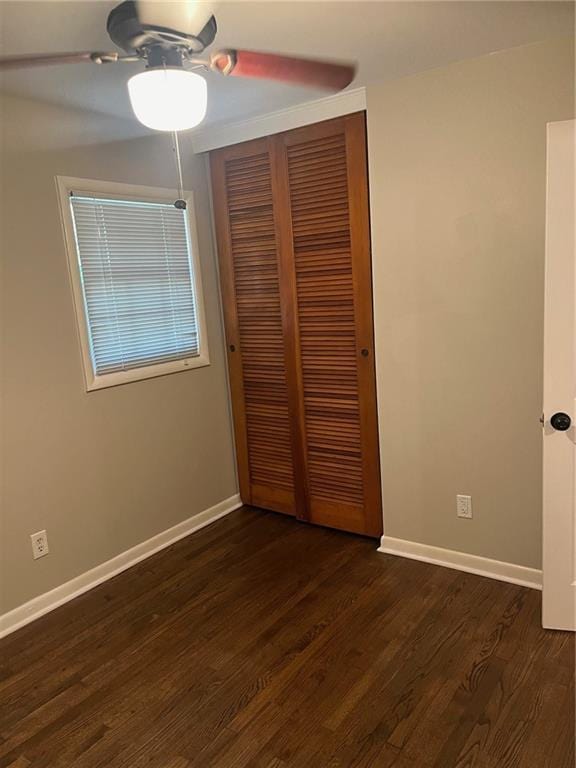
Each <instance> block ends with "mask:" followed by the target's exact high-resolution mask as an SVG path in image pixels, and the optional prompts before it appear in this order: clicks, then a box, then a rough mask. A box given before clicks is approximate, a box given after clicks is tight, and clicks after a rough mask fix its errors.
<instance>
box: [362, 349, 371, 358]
mask: <svg viewBox="0 0 576 768" xmlns="http://www.w3.org/2000/svg"><path fill="white" fill-rule="evenodd" d="M360 354H361V355H362V357H368V355H369V354H370V352H369V351H368V349H367V348H366V347H364V348H363V349H361V350H360Z"/></svg>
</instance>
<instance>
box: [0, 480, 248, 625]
mask: <svg viewBox="0 0 576 768" xmlns="http://www.w3.org/2000/svg"><path fill="white" fill-rule="evenodd" d="M241 506H242V502H241V500H240V496H239V495H238V494H236V495H235V496H231V497H230V498H229V499H224V501H221V502H219V503H218V504H215V505H214V506H213V507H210V508H209V509H205V510H204V511H203V512H199V513H198V514H197V515H194V516H193V517H189V518H188V519H187V520H183V521H182V522H181V523H178V524H177V525H174V526H173V527H172V528H168V529H167V530H165V531H162V533H159V534H157V535H156V536H152V538H151V539H148V540H147V541H143V542H141V543H140V544H136V546H135V547H132V548H131V549H128V550H126V552H122V553H121V554H119V555H116V557H113V558H112V559H111V560H107V561H106V562H105V563H101V564H100V565H97V566H96V567H95V568H92V569H90V570H89V571H86V572H85V573H82V574H81V575H80V576H76V578H74V579H71V580H70V581H67V582H65V583H64V584H61V585H60V586H59V587H55V588H54V589H51V590H50V591H49V592H45V593H44V594H43V595H39V596H38V597H35V598H33V599H32V600H30V601H29V602H27V603H24V605H19V606H18V607H17V608H14V610H12V611H9V612H8V613H5V614H4V615H2V616H0V637H4V636H5V635H8V634H10V633H11V632H15V631H16V630H17V629H20V627H23V626H25V625H26V624H29V623H30V622H31V621H35V620H36V619H39V618H40V616H43V615H44V614H45V613H49V612H50V611H53V610H54V609H55V608H58V607H59V606H60V605H63V604H64V603H67V602H69V601H70V600H73V599H74V598H75V597H78V595H81V594H83V593H84V592H88V590H90V589H93V588H94V587H97V586H98V584H102V582H104V581H108V579H111V578H112V577H113V576H116V575H117V574H119V573H122V571H125V570H127V569H128V568H131V567H132V566H133V565H136V563H139V562H140V561H141V560H145V559H146V558H147V557H150V556H151V555H153V554H155V553H156V552H159V551H160V550H161V549H165V548H166V547H169V546H170V544H174V542H176V541H178V540H179V539H183V538H184V537H185V536H189V535H190V534H191V533H194V531H198V530H199V529H200V528H204V527H205V526H207V525H210V523H213V522H214V521H215V520H218V519H220V518H221V517H224V515H227V514H229V513H230V512H233V511H234V510H235V509H238V508H239V507H241Z"/></svg>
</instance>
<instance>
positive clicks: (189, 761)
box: [0, 508, 575, 768]
mask: <svg viewBox="0 0 576 768" xmlns="http://www.w3.org/2000/svg"><path fill="white" fill-rule="evenodd" d="M0 651H1V653H2V659H3V665H2V670H3V672H2V675H0V700H1V709H0V715H1V719H0V768H287V767H289V768H573V766H574V714H575V708H574V638H573V637H572V636H571V635H570V634H569V633H563V632H546V631H544V630H543V629H542V628H541V626H540V595H539V594H538V593H537V592H535V591H532V590H528V589H524V588H522V587H517V586H514V585H510V584H503V583H500V582H496V581H491V580H489V579H485V578H482V577H478V576H473V575H471V574H464V573H459V572H456V571H451V570H448V569H443V568H440V567H437V566H432V565H428V564H425V563H418V562H416V561H411V560H403V559H402V558H396V557H391V556H385V555H381V554H378V553H377V552H375V548H374V543H373V542H371V541H369V540H367V539H363V538H360V537H355V536H352V535H349V534H344V533H341V532H338V531H333V530H328V529H322V528H315V527H311V526H308V525H304V524H301V523H298V522H296V521H295V520H293V519H291V518H288V517H285V516H282V515H275V514H271V513H265V512H261V511H259V510H254V509H248V508H244V509H242V510H241V511H239V512H237V513H235V514H233V515H230V516H228V517H226V518H224V519H222V520H220V521H218V522H217V523H215V524H214V525H212V526H210V527H208V528H206V529H204V530H202V531H199V532H197V533H196V534H194V535H192V536H189V537H188V538H186V539H183V540H182V541H180V542H177V543H176V544H175V545H173V546H172V547H170V548H168V549H166V550H164V551H163V552H160V553H158V554H157V555H155V556H154V557H152V558H150V559H149V560H147V561H144V562H142V563H140V564H138V565H137V566H135V567H134V568H132V569H130V570H129V571H127V572H125V573H123V574H121V575H119V576H118V577H116V578H115V579H113V580H111V581H109V582H107V583H105V584H103V585H101V586H100V587H97V588H96V589H94V590H92V591H91V592H89V593H87V594H85V595H83V596H81V597H80V598H78V599H77V600H74V601H73V602H71V603H69V604H67V605H65V606H62V607H61V608H59V609H58V610H57V611H54V612H53V613H51V614H49V615H47V616H45V617H43V618H42V619H40V620H38V621H37V622H35V623H34V624H32V625H29V626H28V627H25V628H24V629H22V630H21V631H19V632H17V633H14V634H13V635H11V636H9V637H7V638H5V639H4V640H2V641H0Z"/></svg>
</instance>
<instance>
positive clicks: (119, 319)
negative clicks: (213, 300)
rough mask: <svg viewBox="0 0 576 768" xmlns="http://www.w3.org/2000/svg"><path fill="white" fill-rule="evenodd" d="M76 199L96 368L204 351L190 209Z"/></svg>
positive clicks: (127, 367) (97, 370) (79, 248)
mask: <svg viewBox="0 0 576 768" xmlns="http://www.w3.org/2000/svg"><path fill="white" fill-rule="evenodd" d="M70 205H71V209H72V219H73V222H74V233H75V238H76V250H77V255H78V262H79V267H80V276H81V281H82V291H83V295H84V304H85V311H86V318H87V325H88V335H89V342H90V354H91V357H92V363H93V366H94V372H95V374H96V375H105V374H108V373H114V372H118V371H126V370H130V369H133V368H140V367H143V366H148V365H155V364H159V363H165V362H169V361H173V360H179V359H185V358H189V357H194V356H197V355H198V354H199V333H198V323H197V308H196V297H195V295H194V278H193V273H192V258H191V254H190V245H189V244H190V238H189V236H188V222H187V214H186V211H184V210H179V209H177V208H175V207H174V206H173V205H171V204H169V203H149V202H140V201H132V200H120V199H105V198H99V197H94V196H88V195H82V194H72V195H71V197H70Z"/></svg>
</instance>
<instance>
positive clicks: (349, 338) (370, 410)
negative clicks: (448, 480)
mask: <svg viewBox="0 0 576 768" xmlns="http://www.w3.org/2000/svg"><path fill="white" fill-rule="evenodd" d="M365 135H366V129H365V120H364V115H363V114H362V113H358V114H354V115H349V116H347V117H342V118H339V119H336V120H329V121H326V122H323V123H318V124H317V125H312V126H307V127H305V128H300V129H296V130H292V131H289V132H287V133H283V134H280V135H278V136H275V137H274V140H273V158H274V168H275V174H276V178H277V185H278V188H277V195H278V207H279V208H280V209H281V210H282V211H283V212H285V215H283V216H282V224H281V227H280V231H279V237H280V250H281V252H282V254H283V258H284V260H285V261H286V263H287V267H286V269H287V270H289V269H291V271H292V272H291V280H290V285H289V286H287V290H286V295H285V299H286V301H287V302H289V304H290V306H289V308H288V309H287V316H288V324H289V328H290V330H291V331H292V332H293V334H294V340H295V348H294V349H293V350H292V355H293V357H292V360H291V366H292V368H293V369H294V371H295V372H296V377H297V381H296V387H297V391H298V394H299V397H298V401H297V403H296V408H297V409H298V412H299V416H300V435H301V439H302V446H301V454H302V457H303V464H304V472H305V476H306V488H307V490H306V502H307V503H306V507H305V513H304V517H305V519H306V520H308V521H310V522H312V523H318V524H320V525H327V526H333V527H336V528H344V529H345V530H348V531H354V532H356V533H365V534H368V535H372V536H379V535H381V533H382V512H381V503H380V468H379V457H378V456H379V455H378V429H377V416H376V389H375V387H376V382H375V369H374V336H373V320H372V280H371V257H370V233H369V226H370V225H369V214H368V179H367V160H366V139H365Z"/></svg>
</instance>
